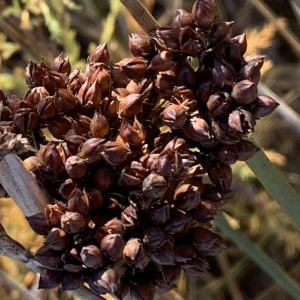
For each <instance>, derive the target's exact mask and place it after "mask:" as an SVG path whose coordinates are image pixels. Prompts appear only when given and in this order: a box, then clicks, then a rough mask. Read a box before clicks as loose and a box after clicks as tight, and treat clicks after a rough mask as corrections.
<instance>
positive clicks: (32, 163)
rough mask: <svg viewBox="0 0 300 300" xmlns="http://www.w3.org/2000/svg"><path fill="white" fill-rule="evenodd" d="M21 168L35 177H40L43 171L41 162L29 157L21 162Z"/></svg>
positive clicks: (43, 167) (34, 157)
mask: <svg viewBox="0 0 300 300" xmlns="http://www.w3.org/2000/svg"><path fill="white" fill-rule="evenodd" d="M22 163H23V166H24V167H25V168H26V170H27V171H29V172H31V173H33V174H34V175H35V176H38V177H39V176H40V175H41V174H43V172H44V171H45V166H44V164H43V162H42V161H41V160H40V159H38V158H37V157H36V156H29V157H27V158H25V159H24V160H23V162H22Z"/></svg>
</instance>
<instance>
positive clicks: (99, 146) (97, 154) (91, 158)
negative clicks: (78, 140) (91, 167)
mask: <svg viewBox="0 0 300 300" xmlns="http://www.w3.org/2000/svg"><path fill="white" fill-rule="evenodd" d="M104 143H105V140H104V139H100V138H91V139H88V140H87V141H86V142H85V143H83V144H82V145H81V147H80V148H79V153H78V156H79V157H80V158H82V159H85V160H86V162H88V163H90V164H92V163H95V162H98V161H100V160H101V159H102V151H103V150H104Z"/></svg>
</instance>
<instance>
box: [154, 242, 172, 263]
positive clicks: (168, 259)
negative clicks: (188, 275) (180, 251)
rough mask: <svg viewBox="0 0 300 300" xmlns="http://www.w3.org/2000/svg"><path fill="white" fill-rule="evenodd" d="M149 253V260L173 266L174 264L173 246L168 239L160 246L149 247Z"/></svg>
mask: <svg viewBox="0 0 300 300" xmlns="http://www.w3.org/2000/svg"><path fill="white" fill-rule="evenodd" d="M149 255H150V258H151V260H153V261H154V262H155V263H157V264H159V265H163V266H170V265H171V266H175V264H176V263H175V253H174V247H173V245H172V244H171V243H170V242H169V241H166V242H165V243H163V244H162V245H161V246H160V247H156V248H155V249H151V250H150V251H149Z"/></svg>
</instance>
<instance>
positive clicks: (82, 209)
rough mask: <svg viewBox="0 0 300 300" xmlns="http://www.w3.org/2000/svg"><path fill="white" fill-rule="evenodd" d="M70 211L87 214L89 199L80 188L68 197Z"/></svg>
mask: <svg viewBox="0 0 300 300" xmlns="http://www.w3.org/2000/svg"><path fill="white" fill-rule="evenodd" d="M68 210H69V211H72V212H79V213H80V214H85V213H86V212H87V210H88V207H87V197H86V195H85V194H84V193H83V192H82V191H81V190H80V189H79V188H75V189H74V190H73V191H72V192H71V193H70V195H69V197H68Z"/></svg>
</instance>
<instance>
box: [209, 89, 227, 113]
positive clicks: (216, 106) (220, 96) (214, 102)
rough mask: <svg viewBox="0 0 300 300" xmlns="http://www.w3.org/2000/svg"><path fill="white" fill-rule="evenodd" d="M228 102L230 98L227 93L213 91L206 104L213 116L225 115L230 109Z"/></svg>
mask: <svg viewBox="0 0 300 300" xmlns="http://www.w3.org/2000/svg"><path fill="white" fill-rule="evenodd" d="M230 102H231V98H230V95H229V94H228V93H226V92H224V93H214V94H212V95H211V96H210V97H209V99H208V101H207V104H206V105H207V108H208V110H209V111H210V112H211V113H213V114H214V115H215V116H226V115H229V114H230V112H231V111H232V108H231V105H230Z"/></svg>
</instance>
